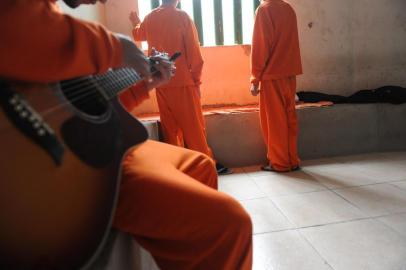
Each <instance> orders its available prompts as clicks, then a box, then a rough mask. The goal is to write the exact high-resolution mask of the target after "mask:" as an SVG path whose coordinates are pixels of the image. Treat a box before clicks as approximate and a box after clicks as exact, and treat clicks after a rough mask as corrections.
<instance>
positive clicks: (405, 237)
mask: <svg viewBox="0 0 406 270" xmlns="http://www.w3.org/2000/svg"><path fill="white" fill-rule="evenodd" d="M397 215H402V214H393V216H397ZM380 218H382V217H379V218H373V220H375V221H376V222H379V223H380V224H382V225H384V226H385V227H386V228H389V229H390V230H391V231H393V232H394V233H396V235H399V236H400V237H401V238H403V239H405V240H406V235H403V234H401V233H400V232H398V231H397V230H395V228H393V227H391V226H389V225H388V224H386V223H385V222H383V221H382V220H379V219H380Z"/></svg>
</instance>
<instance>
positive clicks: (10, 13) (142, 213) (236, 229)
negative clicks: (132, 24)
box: [0, 0, 252, 269]
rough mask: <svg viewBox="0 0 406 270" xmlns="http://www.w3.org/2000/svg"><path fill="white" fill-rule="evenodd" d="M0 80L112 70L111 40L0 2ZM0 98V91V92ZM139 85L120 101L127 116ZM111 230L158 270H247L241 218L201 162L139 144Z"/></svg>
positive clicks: (115, 43) (59, 17) (247, 243)
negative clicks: (146, 254) (130, 240)
mask: <svg viewBox="0 0 406 270" xmlns="http://www.w3.org/2000/svg"><path fill="white" fill-rule="evenodd" d="M0 36H1V39H2V41H1V42H0V59H1V61H0V78H2V79H7V80H23V81H32V82H43V83H48V82H55V81H59V80H61V79H65V78H71V77H76V76H83V75H86V74H93V73H101V72H104V71H106V70H107V69H108V68H109V67H119V66H120V65H121V61H122V51H121V45H120V42H119V40H117V39H116V38H115V37H114V35H112V34H111V33H110V32H109V31H107V30H106V29H104V28H103V27H102V26H99V25H96V24H91V23H88V22H83V21H80V20H77V19H74V18H72V17H69V16H67V15H63V14H61V13H59V12H57V11H56V10H55V8H54V3H53V1H50V0H37V1H28V0H25V1H24V0H22V1H14V0H3V1H1V2H0ZM0 91H1V90H0ZM147 97H148V91H147V89H146V88H145V85H144V84H142V83H141V84H139V85H137V86H135V87H132V88H131V89H130V90H129V91H126V92H124V93H123V94H122V95H121V96H120V99H121V101H122V103H123V105H124V106H125V107H126V108H127V109H130V108H132V107H133V106H136V105H137V104H139V103H140V102H141V101H142V100H143V99H145V98H147ZM122 173H123V179H122V184H121V188H120V197H119V202H118V206H117V209H116V216H115V220H114V226H116V227H117V228H119V229H121V230H123V231H126V232H128V233H131V234H132V235H134V237H135V238H136V239H137V241H138V242H139V243H140V244H141V245H142V246H144V247H145V248H146V249H147V250H149V251H150V252H151V254H152V255H153V257H154V258H155V260H156V261H157V263H158V265H159V266H160V268H161V269H251V262H252V259H251V258H252V231H251V230H252V228H251V221H250V218H249V216H248V215H247V213H246V212H245V211H244V210H243V208H242V207H241V206H240V204H239V203H238V202H237V201H235V200H234V199H232V198H231V197H229V196H227V195H226V194H223V193H221V192H218V191H217V190H216V188H217V174H216V170H215V168H214V164H213V161H212V160H211V159H210V158H208V157H207V156H206V155H204V154H201V153H198V152H195V151H191V150H187V149H183V148H178V147H174V146H171V145H167V144H163V143H159V142H154V141H147V142H145V143H143V144H140V145H138V146H136V147H135V148H134V149H133V150H131V151H130V153H129V154H128V155H127V156H126V157H125V159H124V162H123V172H122Z"/></svg>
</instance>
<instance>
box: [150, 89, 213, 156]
mask: <svg viewBox="0 0 406 270" xmlns="http://www.w3.org/2000/svg"><path fill="white" fill-rule="evenodd" d="M156 96H157V101H158V107H159V114H160V117H161V125H162V131H163V135H164V140H165V142H167V143H169V144H172V145H176V146H180V147H186V148H188V149H191V150H195V151H198V152H201V153H203V154H206V155H208V156H209V157H211V158H213V154H212V152H211V149H210V148H209V146H208V144H207V137H206V127H205V121H204V118H203V112H202V106H201V103H200V96H199V93H198V88H197V87H196V86H185V87H176V88H158V89H157V91H156Z"/></svg>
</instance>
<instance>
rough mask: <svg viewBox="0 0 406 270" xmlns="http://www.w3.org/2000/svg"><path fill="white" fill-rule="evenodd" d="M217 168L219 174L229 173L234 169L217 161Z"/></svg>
mask: <svg viewBox="0 0 406 270" xmlns="http://www.w3.org/2000/svg"><path fill="white" fill-rule="evenodd" d="M216 170H217V174H218V175H227V174H232V173H233V170H231V169H230V168H227V167H225V166H224V165H223V164H221V163H216Z"/></svg>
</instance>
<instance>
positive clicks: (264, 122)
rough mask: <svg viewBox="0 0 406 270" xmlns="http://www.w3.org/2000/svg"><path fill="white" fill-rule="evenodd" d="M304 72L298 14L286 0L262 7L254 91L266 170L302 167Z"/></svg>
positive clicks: (255, 39)
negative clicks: (299, 90)
mask: <svg viewBox="0 0 406 270" xmlns="http://www.w3.org/2000/svg"><path fill="white" fill-rule="evenodd" d="M299 74H302V64H301V59H300V49H299V36H298V29H297V21H296V14H295V11H294V10H293V8H292V7H291V6H290V5H289V4H288V3H287V2H285V1H283V0H264V1H262V3H261V5H260V6H259V7H258V9H257V12H256V16H255V23H254V33H253V37H252V51H251V89H250V91H251V93H252V95H254V96H256V95H258V93H259V94H260V103H259V108H260V120H261V128H262V135H263V137H264V140H265V144H266V146H267V158H268V160H269V164H267V165H265V166H263V167H262V169H263V170H266V171H276V172H288V171H292V170H297V169H299V165H300V160H299V157H298V153H297V137H298V123H297V116H296V109H295V94H296V75H299Z"/></svg>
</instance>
